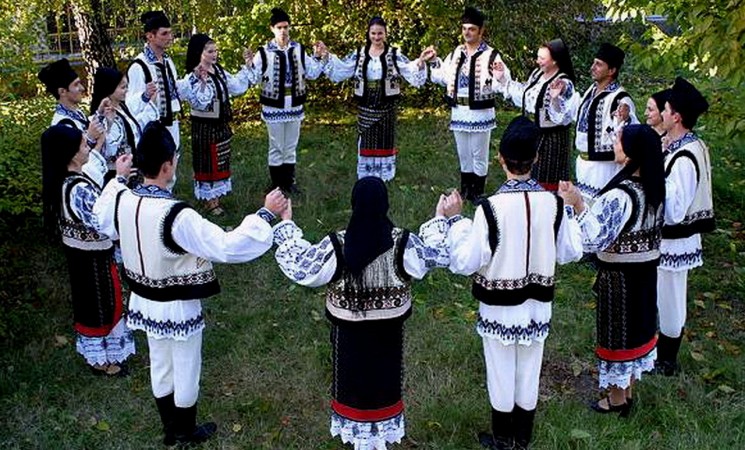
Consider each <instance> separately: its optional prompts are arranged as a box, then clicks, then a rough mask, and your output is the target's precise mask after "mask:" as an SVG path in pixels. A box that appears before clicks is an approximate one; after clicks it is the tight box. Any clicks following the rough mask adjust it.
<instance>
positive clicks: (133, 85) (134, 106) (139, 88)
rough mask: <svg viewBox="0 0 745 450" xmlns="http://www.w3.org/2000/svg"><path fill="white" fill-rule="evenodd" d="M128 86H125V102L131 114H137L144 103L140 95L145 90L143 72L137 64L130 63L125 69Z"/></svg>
mask: <svg viewBox="0 0 745 450" xmlns="http://www.w3.org/2000/svg"><path fill="white" fill-rule="evenodd" d="M127 78H128V79H129V86H128V87H127V96H126V100H125V101H126V103H127V108H129V110H130V111H132V114H137V112H139V110H140V108H141V106H140V105H141V104H142V103H144V102H143V99H142V95H143V94H144V93H145V91H146V87H147V85H146V83H145V74H144V73H143V71H142V67H140V65H139V64H132V65H131V66H129V70H128V71H127Z"/></svg>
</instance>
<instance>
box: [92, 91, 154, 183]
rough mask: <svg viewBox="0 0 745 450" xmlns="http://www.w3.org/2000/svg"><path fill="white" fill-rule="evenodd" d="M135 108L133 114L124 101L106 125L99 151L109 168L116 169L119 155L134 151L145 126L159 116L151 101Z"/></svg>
mask: <svg viewBox="0 0 745 450" xmlns="http://www.w3.org/2000/svg"><path fill="white" fill-rule="evenodd" d="M140 102H142V100H140ZM142 103H144V102H142ZM137 109H138V110H139V111H138V113H137V114H134V113H133V112H132V111H130V109H129V107H127V105H126V103H125V104H123V105H120V106H119V107H118V108H117V109H116V115H115V116H114V120H113V121H112V122H111V124H109V125H108V128H107V130H106V141H105V143H104V145H103V147H101V153H102V154H103V157H104V158H106V164H107V166H108V169H109V170H114V169H116V159H117V158H118V157H119V156H121V155H124V154H131V153H133V152H134V150H135V148H136V147H137V143H138V142H140V137H141V136H142V130H143V129H144V128H145V126H146V125H147V124H148V123H150V122H153V121H156V120H158V119H159V118H160V113H159V112H158V109H157V108H156V107H155V104H154V103H153V102H152V101H150V102H147V103H145V104H143V105H141V108H137Z"/></svg>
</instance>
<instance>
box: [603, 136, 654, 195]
mask: <svg viewBox="0 0 745 450" xmlns="http://www.w3.org/2000/svg"><path fill="white" fill-rule="evenodd" d="M621 145H622V146H623V152H624V153H625V154H626V156H628V157H629V162H628V163H626V165H625V166H623V169H621V171H620V172H618V174H616V176H615V177H613V178H612V179H611V180H610V181H609V182H608V184H606V185H605V187H604V188H603V189H602V190H601V191H600V192H599V193H598V196H600V195H602V194H604V193H606V192H608V191H609V190H611V189H613V188H615V187H616V186H618V185H619V184H620V183H621V182H622V181H624V180H627V179H629V178H631V176H632V175H633V173H634V172H636V170H637V169H639V177H640V178H641V184H642V189H643V190H644V196H645V197H646V199H647V204H648V205H650V206H652V207H654V208H657V207H658V206H660V204H661V203H662V201H663V200H664V199H665V167H664V164H663V161H664V157H663V156H662V142H661V140H660V135H659V134H657V132H656V131H654V128H652V127H650V126H649V125H646V124H633V125H626V126H625V127H623V130H622V131H621Z"/></svg>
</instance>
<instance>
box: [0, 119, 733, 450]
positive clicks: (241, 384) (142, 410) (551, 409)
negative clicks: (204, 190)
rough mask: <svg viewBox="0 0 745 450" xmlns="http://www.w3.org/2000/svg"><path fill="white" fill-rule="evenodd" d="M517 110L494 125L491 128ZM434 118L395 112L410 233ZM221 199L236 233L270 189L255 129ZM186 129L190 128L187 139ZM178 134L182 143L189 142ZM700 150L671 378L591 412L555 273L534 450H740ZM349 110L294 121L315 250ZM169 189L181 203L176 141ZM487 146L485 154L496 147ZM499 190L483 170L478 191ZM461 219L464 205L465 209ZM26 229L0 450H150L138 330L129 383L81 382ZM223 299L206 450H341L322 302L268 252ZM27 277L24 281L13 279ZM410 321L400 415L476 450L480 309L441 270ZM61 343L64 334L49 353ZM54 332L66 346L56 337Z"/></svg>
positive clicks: (347, 138)
mask: <svg viewBox="0 0 745 450" xmlns="http://www.w3.org/2000/svg"><path fill="white" fill-rule="evenodd" d="M512 115H513V110H510V111H508V112H504V113H500V114H499V116H500V126H499V128H498V129H497V130H496V131H495V132H494V134H493V139H492V140H493V142H494V143H496V142H497V141H498V136H499V134H501V131H502V130H503V129H504V124H505V123H506V121H507V120H509V118H510V117H511V116H512ZM447 120H448V117H447V114H446V111H444V110H443V109H435V110H425V111H420V110H415V109H405V110H403V111H402V113H401V115H400V119H399V127H398V144H399V148H400V150H401V153H400V155H399V167H398V173H397V176H396V179H395V180H394V181H393V182H391V183H390V184H389V190H390V197H391V202H390V203H391V217H392V219H393V220H394V222H395V223H397V224H398V225H400V226H404V227H407V228H409V229H412V230H416V229H417V228H418V226H419V224H421V223H422V222H423V221H424V220H426V219H428V218H429V217H431V215H432V213H433V211H434V205H435V201H436V198H437V196H438V195H439V193H440V192H442V191H444V190H446V189H448V188H452V187H456V186H457V183H458V160H457V157H456V155H455V151H454V143H453V138H452V135H451V133H450V132H448V131H447ZM235 129H236V131H237V135H236V138H235V140H234V145H233V149H234V153H233V172H234V178H233V183H234V192H233V194H232V195H231V196H230V197H229V198H228V199H227V200H226V201H225V202H224V203H225V205H226V207H227V210H228V211H229V214H228V215H227V216H226V217H225V218H221V219H220V220H219V223H220V224H221V225H224V226H234V225H236V224H238V223H239V221H240V220H241V218H242V216H243V215H244V214H246V213H251V212H253V211H254V210H255V209H256V208H257V207H258V206H259V205H260V202H261V201H262V197H263V191H264V188H265V187H266V184H267V182H268V174H267V170H266V148H267V139H266V130H265V127H264V125H263V124H262V123H260V122H258V121H251V122H249V123H241V124H236V126H235ZM186 131H188V130H186ZM186 134H187V135H188V133H186ZM706 137H707V139H710V144H711V147H712V154H713V155H714V156H713V160H714V165H715V174H716V179H715V185H716V193H717V199H716V201H717V204H716V206H717V214H718V216H719V218H720V220H719V230H718V231H717V232H716V233H713V234H711V235H708V236H706V238H705V261H706V263H705V266H704V267H703V268H700V269H696V270H694V271H693V272H692V273H691V275H690V284H689V300H690V302H689V321H688V328H687V332H686V339H685V340H684V343H683V347H682V351H681V360H682V365H683V374H682V375H681V376H679V377H676V378H655V377H651V376H649V377H644V379H643V380H642V381H641V382H640V383H639V384H638V390H637V391H636V397H637V406H635V411H634V412H633V413H632V415H631V417H630V418H629V419H628V420H619V419H617V418H615V417H609V416H600V415H596V414H594V413H592V412H590V411H589V410H588V408H587V407H586V403H587V401H589V400H591V399H595V398H597V396H598V395H599V394H598V392H597V375H596V369H595V359H594V356H593V348H594V335H593V333H594V310H593V308H594V302H593V299H592V297H591V294H590V286H591V284H592V281H593V273H592V271H590V270H589V269H588V268H587V267H585V266H583V265H569V266H563V267H561V268H560V270H559V274H558V288H557V298H556V301H555V303H554V305H555V306H554V319H553V329H552V331H551V335H550V337H549V339H548V341H547V347H546V352H545V357H544V368H543V374H542V384H541V392H540V401H539V405H538V415H537V419H536V429H535V436H534V448H537V449H608V448H613V449H678V448H680V449H684V448H685V449H689V448H693V449H729V448H732V449H740V448H745V427H743V425H745V398H744V393H745V370H744V369H743V367H745V357H743V354H742V347H743V345H745V321H744V318H745V314H743V313H744V312H745V306H744V305H743V303H742V301H743V291H744V290H745V277H744V276H743V267H744V266H745V258H744V257H743V252H744V251H745V250H744V249H745V236H744V235H743V230H742V224H741V223H739V221H740V220H741V219H742V217H743V214H742V212H743V210H745V204H744V203H743V198H745V196H744V195H743V192H742V183H741V182H740V181H741V180H743V179H744V178H745V177H743V175H744V173H743V169H742V167H741V166H739V165H735V163H733V162H734V161H742V160H743V157H744V156H745V151H743V150H742V149H741V148H737V147H735V146H734V145H733V144H732V143H728V142H723V141H722V140H719V141H717V136H716V134H714V133H710V137H709V135H706ZM355 140H356V136H355V129H354V111H353V110H352V109H351V108H347V109H345V110H343V111H337V112H334V113H326V112H322V111H320V110H318V109H313V108H311V109H310V111H309V112H308V120H307V121H306V122H305V123H304V125H303V129H302V134H301V139H300V147H299V163H298V181H299V183H300V184H301V187H302V189H303V190H304V193H303V194H302V195H301V196H299V197H298V198H297V199H294V200H293V201H294V205H293V206H294V211H295V219H296V222H297V223H298V224H299V225H300V226H301V227H302V228H303V229H304V230H305V232H306V236H307V237H308V238H309V239H310V240H312V241H316V240H318V239H320V238H321V237H322V236H323V235H324V234H325V233H327V232H328V231H330V230H334V229H340V228H343V227H344V226H345V224H346V221H347V220H348V217H349V212H350V207H349V196H350V190H351V186H352V184H353V183H354V180H355V177H356V175H355V163H356V152H355ZM184 148H185V149H186V151H185V153H184V155H183V156H182V159H181V161H182V164H181V166H180V180H179V185H178V187H177V193H178V195H179V196H180V197H182V198H185V199H192V192H191V184H190V178H191V155H190V152H189V145H188V141H187V142H185V145H184ZM493 148H494V146H493ZM501 179H502V176H501V174H500V173H499V168H498V167H496V166H494V167H492V170H491V173H490V175H489V181H488V189H493V188H494V187H496V186H497V185H498V183H499V181H500V180H501ZM466 213H467V214H469V215H470V214H472V210H471V209H470V207H469V208H468V210H467V211H466ZM35 233H38V230H36V229H35V228H33V227H30V229H29V230H28V231H25V232H23V233H20V234H19V235H18V236H16V240H17V241H18V242H19V244H20V246H22V247H24V248H25V253H24V254H23V255H24V258H28V261H30V262H29V263H28V264H27V265H28V266H30V267H31V268H32V270H33V272H34V273H33V276H34V278H35V283H36V286H35V289H36V292H37V296H38V297H40V298H41V299H42V301H40V302H38V303H35V304H32V305H30V306H29V307H28V308H27V309H26V310H24V311H23V313H22V314H21V315H20V317H22V318H24V319H25V320H27V324H26V328H25V331H24V334H23V335H21V336H16V337H15V338H14V339H12V340H11V341H8V342H5V343H2V347H0V349H1V350H0V414H1V416H2V419H0V448H22V449H27V448H31V449H34V448H39V449H57V448H59V449H78V448H79V449H88V448H125V449H143V448H159V447H161V446H160V439H161V434H160V423H159V419H158V415H157V412H156V409H155V405H154V402H153V400H152V395H151V392H150V383H149V372H148V358H147V346H146V342H145V339H144V336H143V335H142V334H141V333H137V344H138V355H136V357H134V358H133V359H132V360H130V367H131V369H133V372H132V375H131V376H130V377H128V378H126V379H121V380H119V379H116V380H105V379H100V378H97V377H94V376H93V375H90V374H89V373H88V371H87V370H85V367H84V364H83V361H82V358H81V357H80V356H78V355H77V354H76V353H75V350H74V335H73V332H72V326H71V309H70V307H69V304H68V302H69V297H68V295H69V288H68V285H67V276H66V275H65V274H66V268H65V265H64V260H63V258H62V257H61V256H60V252H59V250H58V249H53V248H49V247H47V246H45V245H44V244H43V243H40V242H39V240H38V239H37V238H36V235H35ZM216 270H217V272H218V276H219V278H220V280H221V284H222V288H223V292H222V294H220V295H219V296H217V297H215V298H212V299H209V300H207V301H205V302H204V303H203V304H204V308H205V311H206V315H207V324H208V325H207V329H206V332H205V335H204V348H203V374H202V384H201V395H200V403H199V410H200V413H199V417H200V418H201V419H212V420H215V421H217V422H218V424H219V427H220V428H219V432H218V436H217V438H216V439H214V440H212V441H210V442H209V443H208V444H206V445H204V448H206V449H218V448H219V449H338V448H342V446H341V444H340V442H339V441H338V440H334V439H331V438H330V435H329V432H328V415H329V408H328V402H329V387H330V381H331V378H330V377H331V369H330V346H329V343H328V333H329V328H328V325H327V323H326V321H325V319H324V315H323V308H324V299H323V290H321V289H318V290H311V289H306V288H302V287H299V286H294V285H292V284H291V283H290V282H289V281H288V280H287V279H285V278H284V276H283V275H282V274H281V273H280V271H279V270H278V268H277V267H276V264H275V263H274V260H273V257H272V254H267V255H265V256H263V257H262V258H260V259H259V260H257V261H254V262H251V263H248V264H241V265H219V266H217V269H216ZM26 275H28V274H26ZM414 296H415V300H414V303H415V307H414V314H413V316H412V318H411V319H410V320H409V321H408V322H407V334H406V336H407V340H406V392H405V401H406V404H407V413H406V418H407V422H408V426H407V435H408V437H409V438H410V441H409V442H408V443H407V444H406V445H405V446H404V448H413V446H414V444H415V443H416V444H418V448H421V449H477V448H479V447H478V443H477V442H476V439H475V436H476V432H478V431H480V430H485V429H487V428H488V426H489V403H488V398H487V394H486V388H485V380H484V367H483V356H482V353H481V342H480V339H479V338H478V336H477V335H476V333H475V331H474V312H475V310H476V308H477V303H476V302H475V301H474V300H473V299H472V298H471V295H470V281H469V280H468V279H466V278H463V277H458V276H455V275H452V274H450V273H448V272H446V271H444V270H439V271H435V272H433V273H431V274H430V276H428V277H427V278H426V279H425V280H424V281H422V282H419V283H417V284H415V286H414ZM57 337H61V338H63V339H62V340H61V341H60V340H59V339H57ZM64 338H66V339H64Z"/></svg>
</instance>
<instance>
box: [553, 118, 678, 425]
mask: <svg viewBox="0 0 745 450" xmlns="http://www.w3.org/2000/svg"><path fill="white" fill-rule="evenodd" d="M614 154H615V160H614V161H615V162H616V163H618V164H622V165H623V168H622V169H621V171H620V172H619V173H618V174H617V175H616V176H615V177H613V178H612V179H611V180H610V181H609V182H608V184H607V185H606V186H605V187H604V188H603V189H602V190H601V191H600V192H599V193H598V195H597V196H596V198H595V200H594V202H593V205H592V208H588V207H587V205H586V204H585V202H584V201H583V199H582V197H581V195H580V191H579V189H577V188H576V187H575V186H572V185H571V184H570V183H568V182H563V183H562V185H561V186H560V188H559V192H560V194H561V196H562V197H563V198H564V200H565V201H566V203H567V204H569V205H571V206H573V207H574V208H575V210H576V211H577V213H579V216H578V218H577V220H578V222H579V224H580V228H581V229H582V245H583V247H584V250H585V251H586V252H597V258H598V269H599V270H598V275H597V279H596V281H595V285H594V287H593V290H594V291H595V293H596V295H597V297H598V300H597V309H596V326H597V348H596V350H595V353H596V355H597V356H598V359H599V382H600V388H601V389H606V388H607V389H609V394H608V396H607V397H606V398H603V399H601V400H600V401H598V402H596V403H593V404H592V405H591V407H592V409H593V410H595V411H597V412H600V413H619V414H620V415H621V416H626V415H628V414H629V412H630V410H631V405H632V387H633V384H634V382H635V381H637V380H640V379H641V376H642V373H643V372H649V371H651V370H652V369H653V368H654V361H655V358H656V355H657V350H656V348H655V346H656V344H657V336H656V332H657V290H656V287H657V265H658V263H659V260H660V239H661V234H660V233H661V226H662V209H663V208H662V202H663V201H664V199H665V173H664V168H663V156H662V147H661V142H660V137H659V135H658V134H657V132H656V131H654V130H653V129H652V127H650V126H649V125H638V124H636V125H627V126H626V127H624V128H623V131H622V132H621V134H620V136H619V137H618V138H617V140H616V143H615V146H614Z"/></svg>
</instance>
